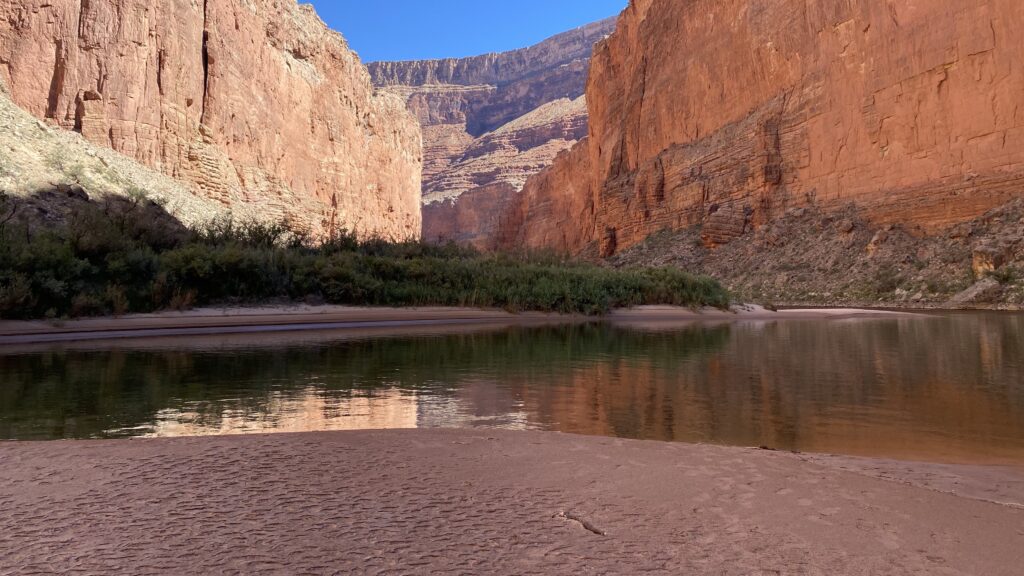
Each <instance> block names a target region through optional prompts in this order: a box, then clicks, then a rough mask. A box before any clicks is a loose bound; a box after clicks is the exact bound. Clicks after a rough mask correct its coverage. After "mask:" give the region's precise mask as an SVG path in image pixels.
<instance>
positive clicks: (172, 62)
mask: <svg viewBox="0 0 1024 576" xmlns="http://www.w3.org/2000/svg"><path fill="white" fill-rule="evenodd" d="M0 77H3V79H4V80H5V81H6V82H7V84H8V88H9V90H10V94H11V97H12V98H13V99H14V101H15V102H16V103H17V104H18V105H20V106H21V107H23V108H24V109H26V110H28V111H29V112H31V113H32V114H33V115H35V116H36V117H38V118H41V119H45V120H47V121H49V122H51V123H53V124H56V125H59V126H60V127H62V128H66V129H68V130H75V131H78V132H80V133H81V134H82V135H83V136H84V137H85V138H86V139H87V140H89V141H90V142H93V143H96V144H100V145H103V146H108V147H110V148H113V149H114V150H116V151H118V152H121V153H123V154H125V155H127V156H130V157H132V158H135V159H137V160H139V161H140V162H142V163H143V164H145V165H147V166H150V167H154V168H157V169H158V170H160V171H162V172H163V173H165V174H167V175H169V176H172V177H174V178H176V179H178V180H180V181H183V182H186V183H188V184H189V185H190V187H191V188H192V189H193V190H194V191H195V192H196V193H197V194H198V195H200V196H203V197H205V198H208V199H213V200H216V201H217V202H219V203H221V204H223V205H226V206H228V207H230V208H231V209H232V210H233V211H235V212H237V213H239V214H251V215H254V216H256V217H259V218H263V219H285V220H288V221H290V222H291V223H293V224H295V225H298V226H303V227H309V228H311V229H313V230H315V231H323V230H324V229H325V228H326V227H330V226H335V227H345V228H349V229H355V230H356V231H358V232H360V233H363V234H379V235H384V236H389V237H403V238H404V237H410V236H418V235H419V232H420V218H421V216H420V206H419V188H420V174H421V161H422V158H421V157H422V151H421V137H420V132H419V127H418V126H417V125H416V122H415V119H413V118H412V117H411V115H409V114H408V113H407V111H406V110H405V109H404V106H403V105H402V102H401V101H399V100H398V99H395V98H394V97H392V96H390V95H381V96H378V95H376V94H375V93H374V88H373V86H372V84H371V82H370V79H369V76H368V74H367V72H366V69H365V68H364V67H363V65H362V64H361V63H360V62H359V59H358V58H357V56H356V55H355V54H354V53H353V52H352V51H351V50H350V49H349V48H348V46H347V44H346V42H345V40H344V39H343V38H342V37H341V36H340V35H339V34H337V33H335V32H333V31H331V30H329V29H328V28H327V27H326V26H325V25H324V24H323V22H321V20H320V19H319V18H318V17H317V15H316V13H315V11H314V10H313V8H312V7H311V6H309V5H301V6H300V5H298V4H297V3H296V1H295V0H246V1H238V0H205V1H203V2H196V1H195V0H160V1H155V0H91V1H89V2H80V1H78V0H16V1H15V0H2V1H0Z"/></svg>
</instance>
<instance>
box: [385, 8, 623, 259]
mask: <svg viewBox="0 0 1024 576" xmlns="http://www.w3.org/2000/svg"><path fill="white" fill-rule="evenodd" d="M614 23H615V22H614V20H613V19H609V20H605V21H602V22H597V23H594V24H591V25H588V26H584V27H582V28H579V29H577V30H573V31H570V32H566V33H564V34H560V35H558V36H555V37H553V38H551V39H548V40H546V41H544V42H541V43H540V44H537V45H536V46H532V47H530V48H525V49H522V50H517V51H513V52H507V53H503V54H488V55H485V56H477V57H473V58H464V59H458V60H454V59H450V60H431V61H419V62H379V63H373V64H370V65H369V70H370V74H371V76H372V77H373V81H374V83H375V84H377V85H378V86H380V87H382V88H384V89H385V90H387V91H389V92H392V93H394V94H397V95H399V96H400V97H401V98H402V99H403V100H404V101H405V102H406V103H407V105H408V108H409V110H411V111H412V112H413V113H414V114H415V115H416V117H417V118H418V119H419V120H420V123H421V125H422V126H423V139H424V169H423V201H424V205H425V206H424V213H423V219H424V224H423V236H424V238H426V239H428V240H456V241H459V242H462V243H468V244H475V245H478V246H481V247H483V246H485V245H486V244H488V243H490V242H491V239H492V238H493V237H494V233H495V231H496V227H497V221H498V216H499V215H500V213H501V212H502V210H503V209H504V207H505V205H506V204H507V202H508V201H509V200H511V199H512V198H514V197H515V195H516V194H517V193H518V192H519V190H520V189H521V188H522V187H523V184H524V183H525V182H526V179H527V177H529V176H531V175H532V174H535V173H536V172H538V171H540V170H541V169H543V168H544V167H546V166H548V165H550V164H551V162H552V161H553V160H554V158H555V156H556V155H557V154H558V153H559V152H561V151H563V150H566V149H568V148H570V147H571V146H572V145H573V144H575V143H576V141H578V140H579V139H580V138H582V137H583V136H585V135H586V133H587V116H586V106H585V101H584V99H583V98H582V94H583V91H584V88H585V86H586V78H587V71H588V67H589V58H590V54H591V52H592V50H593V46H594V44H595V43H596V42H597V41H598V40H600V39H602V38H604V37H605V36H607V35H608V34H609V33H610V32H611V30H612V29H613V27H614Z"/></svg>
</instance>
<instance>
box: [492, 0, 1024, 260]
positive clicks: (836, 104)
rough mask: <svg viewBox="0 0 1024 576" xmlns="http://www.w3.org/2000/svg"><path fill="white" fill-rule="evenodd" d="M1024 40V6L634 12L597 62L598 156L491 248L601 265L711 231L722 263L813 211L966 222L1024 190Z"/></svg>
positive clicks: (559, 170)
mask: <svg viewBox="0 0 1024 576" xmlns="http://www.w3.org/2000/svg"><path fill="white" fill-rule="evenodd" d="M1022 24H1024V5H1021V4H1020V3H1019V2H1016V1H1014V0H943V1H941V2H940V1H937V0H936V1H927V2H909V1H900V0H897V1H895V2H876V1H874V0H822V1H820V2H804V1H803V0H772V1H771V2H767V1H763V0H693V1H687V2H678V1H674V0H633V1H632V2H631V3H630V6H629V7H628V8H627V9H626V11H625V12H624V13H623V14H622V16H621V17H620V20H619V23H618V27H617V31H616V32H615V34H613V35H612V36H611V37H610V38H608V39H607V40H606V41H604V42H602V43H600V44H599V45H598V47H597V48H596V49H595V52H594V57H593V61H592V67H591V74H590V79H589V84H588V89H587V100H588V107H589V113H590V138H589V139H587V140H586V141H584V142H583V143H581V144H579V145H578V146H577V149H575V150H573V151H572V152H571V153H568V154H565V155H562V156H560V157H559V159H558V160H557V161H556V162H555V165H554V166H553V167H552V168H550V169H549V170H548V171H547V172H545V173H544V174H541V175H538V176H537V177H535V178H533V179H532V180H531V181H530V182H529V183H528V184H527V186H526V188H525V190H524V192H523V194H522V195H521V196H520V197H519V199H518V200H517V205H516V206H513V207H512V208H511V209H510V210H509V212H508V213H507V214H506V216H505V217H504V221H503V226H502V229H501V231H500V234H499V240H500V242H499V243H500V244H501V245H502V246H504V247H520V246H524V245H525V246H534V247H537V246H546V247H554V248H558V249H561V250H566V251H571V252H582V251H587V250H591V251H594V252H598V253H600V254H603V255H606V256H607V255H610V254H613V253H615V252H617V251H618V250H621V249H622V248H624V247H628V246H631V245H634V244H636V243H637V242H639V241H641V240H643V239H644V238H645V237H647V236H648V235H649V234H651V233H652V232H655V231H658V230H662V229H679V228H685V227H689V226H693V225H703V231H704V233H703V240H704V242H705V243H706V244H708V245H716V244H722V243H725V242H729V241H730V240H731V239H733V238H735V237H736V236H737V235H740V234H743V233H745V232H747V231H749V230H751V229H753V228H757V227H759V226H761V225H763V224H765V223H767V222H769V221H773V220H774V219H777V218H778V217H780V216H781V215H783V214H784V213H786V212H787V211H788V210H790V209H793V208H797V207H801V206H810V205H813V206H815V207H818V208H821V209H823V210H826V211H829V210H837V209H840V208H843V207H846V206H848V205H851V204H852V205H854V206H855V207H856V208H857V209H858V211H859V212H860V213H861V214H863V215H864V216H866V217H868V218H869V219H870V220H872V221H874V222H875V223H882V224H885V223H903V224H907V225H909V226H911V227H913V228H915V229H916V230H917V231H918V232H919V233H929V232H934V231H937V230H941V229H944V228H947V227H949V226H951V225H953V224H956V223H959V222H964V221H968V220H971V219H973V218H975V217H977V216H979V215H980V214H982V213H984V212H986V211H987V210H988V209H990V208H992V207H994V206H998V205H1001V204H1003V203H1006V202H1007V201H1009V200H1011V199H1012V198H1014V197H1015V196H1020V195H1021V194H1022V192H1021V190H1022V189H1024V188H1022V186H1021V185H1022V184H1024V114H1021V113H1019V111H1018V108H1019V107H1020V106H1019V105H1020V103H1021V94H1022V93H1024V70H1022V69H1021V68H1020V66H1019V65H1018V63H1019V62H1020V60H1021V59H1022V57H1024V44H1021V43H1020V42H1018V41H1016V34H1017V33H1018V31H1019V30H1020V29H1021V26H1022ZM569 194H571V196H569Z"/></svg>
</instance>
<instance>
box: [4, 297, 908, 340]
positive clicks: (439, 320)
mask: <svg viewBox="0 0 1024 576" xmlns="http://www.w3.org/2000/svg"><path fill="white" fill-rule="evenodd" d="M907 314H908V313H906V312H895V311H885V310H868V309H855V308H842V309H838V308H833V309H792V310H782V311H771V310H766V309H764V308H762V307H759V306H737V307H734V308H733V309H732V310H716V309H705V310H691V309H688V308H679V307H674V306H642V307H638V308H631V309H628V310H616V311H614V312H612V313H611V314H609V315H607V316H604V317H601V318H593V317H584V316H568V315H559V314H545V313H539V312H525V313H519V314H512V313H509V312H504V311H501V310H481V309H475V308H436V307H432V308H359V307H347V306H305V305H281V306H260V307H245V308H201V309H196V310H191V311H187V312H159V313H154V314H133V315H128V316H121V317H102V318H84V319H77V320H66V321H52V320H34V321H14V320H0V345H12V344H34V343H47V342H74V341H83V340H118V339H128V338H131V339H137V338H156V337H173V336H208V335H213V334H254V333H274V332H278V333H280V332H301V331H310V330H334V331H352V330H368V329H375V330H380V329H391V330H392V331H395V332H401V331H402V330H405V329H409V328H416V327H423V326H499V327H500V326H513V325H539V324H550V323H565V322H590V321H597V320H603V321H608V322H615V323H619V324H623V325H635V326H637V327H651V328H658V327H661V326H664V325H666V324H672V323H675V324H678V323H684V322H735V321H771V320H815V319H818V320H821V319H826V320H827V319H831V320H844V319H851V318H879V317H898V316H905V315H907Z"/></svg>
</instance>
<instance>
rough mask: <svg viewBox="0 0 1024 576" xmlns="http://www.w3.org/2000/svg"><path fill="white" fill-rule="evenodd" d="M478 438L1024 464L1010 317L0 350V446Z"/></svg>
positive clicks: (1020, 341) (1020, 342) (287, 337)
mask: <svg viewBox="0 0 1024 576" xmlns="http://www.w3.org/2000/svg"><path fill="white" fill-rule="evenodd" d="M416 427H477V428H490V427H493V428H510V429H535V430H557V431H562V432H572V433H582V434H593V435H604V436H616V437H625V438H643V439H656V440H672V441H685V442H709V443H717V444H730V445H741V446H768V447H772V448H778V449H785V450H799V451H806V452H828V453H840V454H851V455H865V456H880V457H893V458H906V459H921V460H932V461H945V462H980V463H1011V464H1018V465H1020V464H1024V315H1015V314H995V313H971V314H951V315H942V316H931V317H923V318H900V319H884V320H847V321H818V320H815V321H810V320H807V321H785V322H741V323H734V324H722V325H717V326H716V325H656V324H655V325H638V326H613V325H608V324H586V325H571V326H557V327H550V326H549V327H540V328H524V327H519V328H511V329H501V330H488V329H485V328H477V329H466V328H463V329H441V328H436V329H421V330H420V332H419V333H415V334H406V335H403V336H401V337H374V336H372V335H363V336H352V335H348V336H341V335H338V334H333V335H332V334H331V333H321V332H310V333H294V334H268V335H253V336H244V337H239V336H223V337H205V338H200V339H195V338H190V339H165V340H155V341H137V342H107V343H92V344H82V345H59V346H46V347H39V348H23V349H8V350H4V349H0V439H26V440H28V439H32V440H47V439H60V438H119V437H132V436H181V435H202V434H228V433H258V432H285V431H309V430H347V429H368V428H416Z"/></svg>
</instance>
